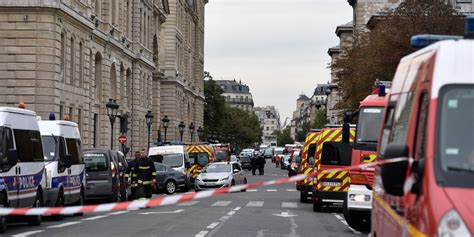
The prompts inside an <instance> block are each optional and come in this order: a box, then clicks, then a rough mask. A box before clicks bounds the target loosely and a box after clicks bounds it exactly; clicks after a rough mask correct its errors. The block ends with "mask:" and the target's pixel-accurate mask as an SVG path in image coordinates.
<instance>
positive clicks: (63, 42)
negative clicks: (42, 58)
mask: <svg viewBox="0 0 474 237" xmlns="http://www.w3.org/2000/svg"><path fill="white" fill-rule="evenodd" d="M65 64H66V34H65V33H64V32H63V33H61V76H62V78H61V79H62V80H63V82H64V81H65V78H66V75H65V74H66V70H64V68H65V66H64V65H65Z"/></svg>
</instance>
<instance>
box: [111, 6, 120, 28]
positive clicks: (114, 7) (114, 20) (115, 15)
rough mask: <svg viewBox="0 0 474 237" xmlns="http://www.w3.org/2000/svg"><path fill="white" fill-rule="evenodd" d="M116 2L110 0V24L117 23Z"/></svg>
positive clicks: (114, 24)
mask: <svg viewBox="0 0 474 237" xmlns="http://www.w3.org/2000/svg"><path fill="white" fill-rule="evenodd" d="M117 2H118V1H116V0H112V9H111V16H112V25H113V26H116V25H117Z"/></svg>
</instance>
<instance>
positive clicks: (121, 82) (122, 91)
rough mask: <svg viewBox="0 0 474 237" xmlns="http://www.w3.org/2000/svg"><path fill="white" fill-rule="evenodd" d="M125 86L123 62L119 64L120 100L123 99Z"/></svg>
mask: <svg viewBox="0 0 474 237" xmlns="http://www.w3.org/2000/svg"><path fill="white" fill-rule="evenodd" d="M125 94H126V86H125V68H124V66H123V63H122V64H121V65H120V100H121V101H125Z"/></svg>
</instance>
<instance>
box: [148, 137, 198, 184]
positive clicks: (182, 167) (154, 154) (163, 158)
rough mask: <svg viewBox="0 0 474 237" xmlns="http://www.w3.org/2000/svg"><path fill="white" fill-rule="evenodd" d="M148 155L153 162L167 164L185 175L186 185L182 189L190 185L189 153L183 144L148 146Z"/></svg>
mask: <svg viewBox="0 0 474 237" xmlns="http://www.w3.org/2000/svg"><path fill="white" fill-rule="evenodd" d="M148 155H149V156H150V158H151V159H152V160H153V161H154V162H158V163H160V164H164V165H168V166H170V167H171V168H173V169H174V170H176V171H178V172H181V173H182V174H184V175H186V185H185V187H184V188H183V191H188V190H189V189H190V188H191V187H192V185H191V174H190V173H189V169H190V168H191V162H190V160H189V153H188V152H187V151H186V147H185V146H183V145H171V146H154V147H150V150H149V152H148Z"/></svg>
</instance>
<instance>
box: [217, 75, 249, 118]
mask: <svg viewBox="0 0 474 237" xmlns="http://www.w3.org/2000/svg"><path fill="white" fill-rule="evenodd" d="M215 82H216V84H217V85H218V86H220V87H221V88H222V90H223V91H224V93H222V96H224V98H225V103H226V105H228V106H230V107H233V108H239V109H241V110H245V111H247V112H250V113H252V112H253V109H254V108H253V106H254V102H253V98H252V93H250V87H249V86H247V85H245V84H242V81H239V82H237V81H236V80H235V79H234V80H216V81H215Z"/></svg>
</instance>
